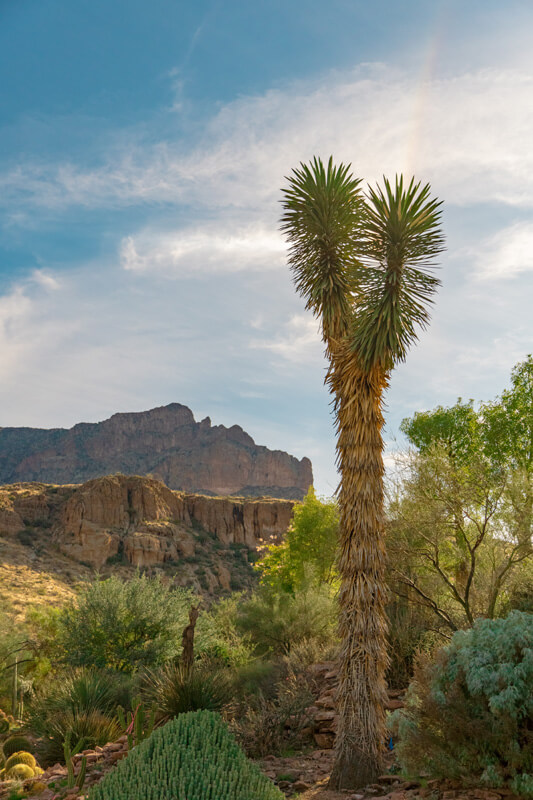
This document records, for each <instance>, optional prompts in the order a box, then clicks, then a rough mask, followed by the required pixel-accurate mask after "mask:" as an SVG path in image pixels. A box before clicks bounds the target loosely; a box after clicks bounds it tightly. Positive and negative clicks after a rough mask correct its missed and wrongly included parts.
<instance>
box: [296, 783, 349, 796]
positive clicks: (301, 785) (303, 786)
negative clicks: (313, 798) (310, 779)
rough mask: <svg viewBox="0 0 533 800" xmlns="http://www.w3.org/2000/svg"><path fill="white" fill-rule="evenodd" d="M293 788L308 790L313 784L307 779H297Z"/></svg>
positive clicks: (300, 790) (302, 790) (299, 790)
mask: <svg viewBox="0 0 533 800" xmlns="http://www.w3.org/2000/svg"><path fill="white" fill-rule="evenodd" d="M292 788H293V791H295V792H307V791H308V790H309V789H310V788H311V784H310V783H306V782H305V781H295V782H294V783H293V784H292ZM361 797H362V795H361Z"/></svg>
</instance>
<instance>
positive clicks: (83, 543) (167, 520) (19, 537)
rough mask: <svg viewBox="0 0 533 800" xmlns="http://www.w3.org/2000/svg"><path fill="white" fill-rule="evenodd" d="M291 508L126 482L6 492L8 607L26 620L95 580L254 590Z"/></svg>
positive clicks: (1, 509) (0, 593)
mask: <svg viewBox="0 0 533 800" xmlns="http://www.w3.org/2000/svg"><path fill="white" fill-rule="evenodd" d="M293 506H294V501H291V500H284V499H281V500H274V499H271V498H262V499H260V498H242V497H241V498H238V497H209V496H205V495H198V494H190V493H185V492H178V491H174V490H171V489H169V488H168V487H167V486H165V485H164V484H163V483H161V482H160V481H157V480H155V479H153V478H144V477H138V476H129V477H128V476H125V475H110V476H106V477H103V478H96V479H94V480H91V481H88V482H86V483H83V484H80V485H76V484H71V485H64V486H55V485H50V484H43V483H18V484H12V485H7V486H2V487H0V606H1V605H4V606H6V607H14V610H15V612H16V613H17V612H18V611H20V612H21V613H22V611H23V609H24V607H25V606H27V605H28V604H29V603H31V602H34V603H37V604H38V603H40V602H43V603H44V602H53V603H56V602H57V603H59V602H62V600H63V599H64V598H65V596H67V595H68V594H69V591H70V587H71V586H72V585H75V584H76V583H79V582H80V581H84V580H87V579H89V578H90V577H91V575H93V574H94V573H95V571H98V572H99V573H100V574H102V575H104V576H105V575H109V574H111V573H116V572H118V573H119V574H123V575H124V576H126V575H127V574H131V572H132V571H133V570H134V569H135V568H140V569H146V570H148V571H149V572H150V573H151V574H160V575H162V576H164V577H165V579H166V580H169V581H171V582H173V583H175V584H176V585H181V586H190V587H191V588H193V589H194V590H195V591H197V592H202V593H204V594H207V595H211V596H216V595H218V594H220V593H223V592H224V591H230V590H231V589H242V588H246V587H247V586H250V585H251V583H252V582H253V580H254V574H253V570H252V566H251V564H252V563H253V561H254V559H255V557H256V553H257V550H258V548H260V547H261V546H262V545H264V544H266V543H268V542H273V541H279V540H280V539H281V537H282V536H283V534H284V533H285V531H286V530H287V528H288V526H289V523H290V519H291V515H292V509H293ZM29 594H31V595H32V598H31V600H30V598H29V596H28V595H29Z"/></svg>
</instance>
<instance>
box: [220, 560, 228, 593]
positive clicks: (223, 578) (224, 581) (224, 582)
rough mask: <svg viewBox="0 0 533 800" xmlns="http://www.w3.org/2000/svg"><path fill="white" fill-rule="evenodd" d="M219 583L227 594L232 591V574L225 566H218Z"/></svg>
mask: <svg viewBox="0 0 533 800" xmlns="http://www.w3.org/2000/svg"><path fill="white" fill-rule="evenodd" d="M217 574H218V582H219V583H220V586H221V587H222V589H224V590H225V591H226V592H229V591H230V590H231V573H230V571H229V569H227V567H225V566H224V565H223V564H218V566H217Z"/></svg>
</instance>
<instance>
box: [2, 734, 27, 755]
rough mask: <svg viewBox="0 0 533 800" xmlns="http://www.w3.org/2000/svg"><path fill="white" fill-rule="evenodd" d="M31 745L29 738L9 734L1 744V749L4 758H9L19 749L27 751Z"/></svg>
mask: <svg viewBox="0 0 533 800" xmlns="http://www.w3.org/2000/svg"><path fill="white" fill-rule="evenodd" d="M31 748H32V745H31V742H30V740H29V739H26V737H25V736H10V737H9V739H6V740H5V742H4V744H3V745H2V751H3V753H4V757H5V758H9V756H12V755H13V753H18V752H20V751H21V750H25V751H29V750H31Z"/></svg>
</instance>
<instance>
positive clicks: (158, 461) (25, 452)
mask: <svg viewBox="0 0 533 800" xmlns="http://www.w3.org/2000/svg"><path fill="white" fill-rule="evenodd" d="M114 472H122V473H124V474H132V475H153V476H154V477H156V478H157V479H159V480H162V481H163V482H164V483H165V484H166V485H167V486H168V487H169V488H171V489H176V490H180V491H189V492H198V493H204V494H212V495H225V494H237V495H245V496H260V495H266V494H269V495H271V496H275V497H286V498H288V499H296V500H298V499H302V497H303V496H304V495H305V493H306V492H307V489H308V488H309V486H310V485H311V484H312V481H313V474H312V466H311V462H310V460H309V459H308V458H305V457H304V458H302V459H300V460H299V459H297V458H295V457H294V456H292V455H289V454H288V453H286V452H284V451H281V450H270V449H269V448H267V447H265V446H263V445H257V444H256V443H255V442H254V440H253V438H252V437H251V436H250V435H249V434H248V433H246V431H244V430H243V429H242V428H241V427H240V426H239V425H233V426H231V427H229V428H227V427H225V426H224V425H212V424H211V420H210V418H209V417H205V419H203V420H201V421H200V422H196V420H195V418H194V415H193V413H192V411H191V410H190V409H189V408H188V407H187V406H184V405H182V404H180V403H170V404H169V405H166V406H159V407H157V408H153V409H150V410H148V411H140V412H117V413H115V414H113V415H112V416H111V417H109V418H108V419H106V420H103V421H101V422H79V423H77V424H76V425H74V426H73V427H72V428H50V429H44V428H30V427H18V428H14V427H1V428H0V483H16V482H24V481H41V482H47V483H57V484H65V483H82V482H84V481H87V480H90V479H92V478H97V477H101V476H103V475H107V474H110V473H114Z"/></svg>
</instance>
